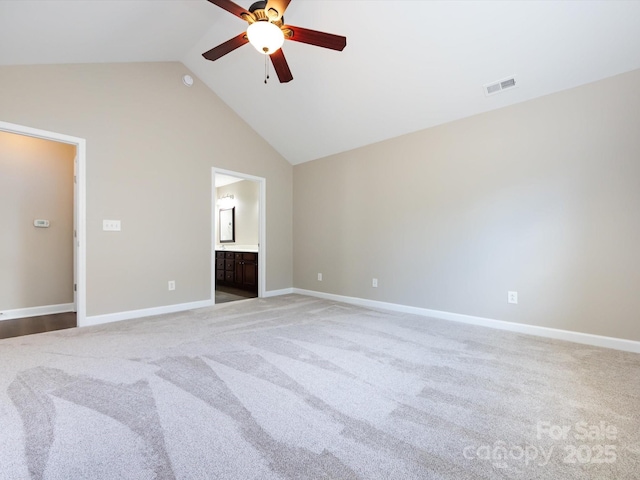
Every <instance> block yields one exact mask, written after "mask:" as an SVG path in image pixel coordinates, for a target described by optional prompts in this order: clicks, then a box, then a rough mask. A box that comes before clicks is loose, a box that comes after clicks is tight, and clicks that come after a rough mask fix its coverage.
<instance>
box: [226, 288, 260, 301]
mask: <svg viewBox="0 0 640 480" xmlns="http://www.w3.org/2000/svg"><path fill="white" fill-rule="evenodd" d="M257 296H258V295H256V294H255V293H252V292H247V291H246V290H240V289H239V288H233V287H227V286H224V285H216V304H218V303H227V302H234V301H236V300H246V299H247V298H255V297H257Z"/></svg>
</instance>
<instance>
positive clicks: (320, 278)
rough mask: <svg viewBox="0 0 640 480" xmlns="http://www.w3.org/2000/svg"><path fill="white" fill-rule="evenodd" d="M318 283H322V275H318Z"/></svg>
mask: <svg viewBox="0 0 640 480" xmlns="http://www.w3.org/2000/svg"><path fill="white" fill-rule="evenodd" d="M318 281H319V282H321V281H322V274H321V273H318Z"/></svg>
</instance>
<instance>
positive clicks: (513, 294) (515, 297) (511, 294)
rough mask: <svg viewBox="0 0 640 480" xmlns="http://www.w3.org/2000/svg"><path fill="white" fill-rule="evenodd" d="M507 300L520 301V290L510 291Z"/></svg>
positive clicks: (511, 301)
mask: <svg viewBox="0 0 640 480" xmlns="http://www.w3.org/2000/svg"><path fill="white" fill-rule="evenodd" d="M507 301H508V302H509V303H518V292H508V293H507Z"/></svg>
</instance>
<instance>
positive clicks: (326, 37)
mask: <svg viewBox="0 0 640 480" xmlns="http://www.w3.org/2000/svg"><path fill="white" fill-rule="evenodd" d="M282 29H283V30H286V29H289V30H290V31H291V35H290V36H287V35H285V38H286V39H287V40H293V41H294V42H302V43H308V44H309V45H315V46H316V47H324V48H330V49H331V50H340V51H342V50H344V47H346V46H347V37H343V36H341V35H333V34H332V33H325V32H318V31H317V30H309V29H308V28H302V27H293V26H291V25H285V26H284V27H282Z"/></svg>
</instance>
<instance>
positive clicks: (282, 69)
mask: <svg viewBox="0 0 640 480" xmlns="http://www.w3.org/2000/svg"><path fill="white" fill-rule="evenodd" d="M269 57H270V58H271V63H272V64H273V68H275V70H276V73H277V74H278V80H280V83H287V82H290V81H291V80H293V75H291V70H289V64H288V63H287V59H286V58H284V53H283V52H282V49H281V48H279V49H278V50H276V51H275V52H273V53H272V54H271V55H269Z"/></svg>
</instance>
